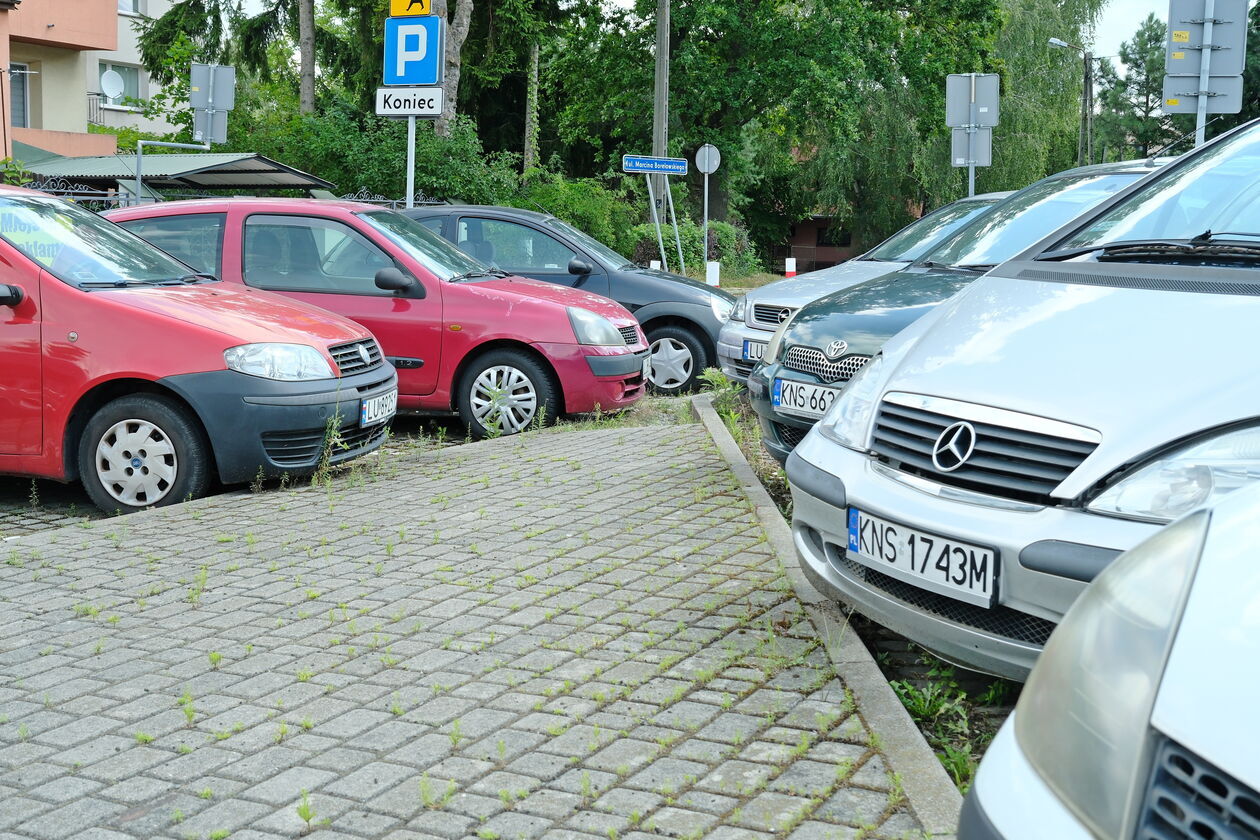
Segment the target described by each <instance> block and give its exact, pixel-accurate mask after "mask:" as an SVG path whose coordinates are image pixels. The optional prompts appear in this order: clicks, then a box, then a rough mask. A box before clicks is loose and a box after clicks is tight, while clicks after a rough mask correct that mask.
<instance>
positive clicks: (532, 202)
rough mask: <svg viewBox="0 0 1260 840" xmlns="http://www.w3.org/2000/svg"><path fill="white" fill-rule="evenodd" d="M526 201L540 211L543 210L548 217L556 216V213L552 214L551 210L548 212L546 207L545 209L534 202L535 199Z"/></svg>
mask: <svg viewBox="0 0 1260 840" xmlns="http://www.w3.org/2000/svg"><path fill="white" fill-rule="evenodd" d="M525 200H526V201H528V202H529V203H530V204H532V205H534V206H535V207H537V208H538V209H539V210H541V211H543V212H544V213H546V214H547V215H548V216H554V215H555V213H552V212H551V211H550V210H548V209H547V208H546V207H543V206H542V205H541V204H539V203H538V202H537V201H534V199H532V198H526V199H525Z"/></svg>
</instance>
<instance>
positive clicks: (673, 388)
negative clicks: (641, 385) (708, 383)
mask: <svg viewBox="0 0 1260 840" xmlns="http://www.w3.org/2000/svg"><path fill="white" fill-rule="evenodd" d="M647 343H648V350H649V352H650V353H651V354H652V359H653V361H654V363H653V365H652V368H651V373H650V375H649V376H648V387H649V388H651V389H652V391H653V393H657V394H662V395H664V396H667V397H669V396H673V395H675V394H686V393H689V392H690V391H694V390H695V389H696V386H697V385H698V384H699V382H700V374H701V373H703V372H704V370H705V368H707V367H708V366H709V364H710V362H709V353H708V350H707V349H705V346H704V342H703V341H701V340H700V338H699V337H697V336H696V334H695V333H694V332H692V331H691V330H689V329H687V328H686V327H676V326H674V325H672V324H667V325H664V326H660V327H653V328H652V329H651V330H649V331H648V333H647ZM684 349H685V350H686V354H685V355H689V356H690V359H686V358H683V357H681V356H679V354H680V353H682V351H683V350H684ZM658 354H668V355H669V356H670V358H669V361H670V365H669V368H668V369H667V368H666V367H665V366H664V365H661V367H659V368H658V367H657V365H656V364H655V359H656V358H657V355H658Z"/></svg>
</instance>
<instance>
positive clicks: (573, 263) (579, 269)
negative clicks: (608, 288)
mask: <svg viewBox="0 0 1260 840" xmlns="http://www.w3.org/2000/svg"><path fill="white" fill-rule="evenodd" d="M594 270H595V266H593V265H591V264H590V263H588V262H587V261H586V260H584V259H582V258H581V257H574V258H573V259H571V260H569V273H570V274H576V275H577V276H579V277H585V276H586V275H588V274H590V273H591V272H592V271H594Z"/></svg>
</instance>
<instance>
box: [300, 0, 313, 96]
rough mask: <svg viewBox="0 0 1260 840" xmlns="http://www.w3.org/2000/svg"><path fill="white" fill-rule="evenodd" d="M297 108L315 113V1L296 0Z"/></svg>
mask: <svg viewBox="0 0 1260 840" xmlns="http://www.w3.org/2000/svg"><path fill="white" fill-rule="evenodd" d="M298 57H299V62H300V67H299V72H298V108H299V110H300V111H301V112H302V113H303V114H313V113H314V112H315V0H298Z"/></svg>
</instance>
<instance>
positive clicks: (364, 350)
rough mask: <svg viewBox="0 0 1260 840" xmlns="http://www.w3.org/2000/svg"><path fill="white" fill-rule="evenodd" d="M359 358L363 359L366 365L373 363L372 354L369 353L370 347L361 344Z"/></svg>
mask: <svg viewBox="0 0 1260 840" xmlns="http://www.w3.org/2000/svg"><path fill="white" fill-rule="evenodd" d="M359 358H360V359H362V360H363V364H365V365H370V364H372V354H371V353H369V352H368V349H367V348H366V347H364V346H363V345H362V344H360V345H359Z"/></svg>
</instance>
